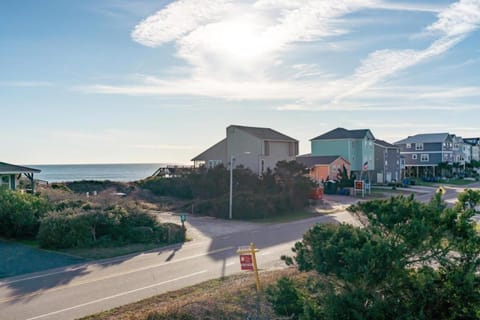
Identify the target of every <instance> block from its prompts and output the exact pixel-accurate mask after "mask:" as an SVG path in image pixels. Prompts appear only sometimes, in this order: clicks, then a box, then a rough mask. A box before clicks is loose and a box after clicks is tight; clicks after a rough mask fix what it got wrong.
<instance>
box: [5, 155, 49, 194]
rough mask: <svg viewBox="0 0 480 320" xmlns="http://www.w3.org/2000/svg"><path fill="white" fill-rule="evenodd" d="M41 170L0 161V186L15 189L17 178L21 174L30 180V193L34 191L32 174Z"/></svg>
mask: <svg viewBox="0 0 480 320" xmlns="http://www.w3.org/2000/svg"><path fill="white" fill-rule="evenodd" d="M40 171H41V170H39V169H33V168H28V167H23V166H17V165H14V164H10V163H6V162H0V188H7V189H10V190H15V189H17V183H18V180H19V179H20V177H21V176H22V175H24V176H25V177H27V178H28V180H30V184H31V190H32V193H33V192H34V191H35V190H34V188H35V183H34V180H33V175H34V174H35V173H39V172H40Z"/></svg>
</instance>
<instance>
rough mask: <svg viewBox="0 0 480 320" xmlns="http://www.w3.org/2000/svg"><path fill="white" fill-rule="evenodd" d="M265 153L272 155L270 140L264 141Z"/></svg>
mask: <svg viewBox="0 0 480 320" xmlns="http://www.w3.org/2000/svg"><path fill="white" fill-rule="evenodd" d="M263 149H264V150H263V154H264V155H266V156H269V155H270V143H269V142H268V141H265V142H264V147H263Z"/></svg>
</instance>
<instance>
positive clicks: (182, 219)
mask: <svg viewBox="0 0 480 320" xmlns="http://www.w3.org/2000/svg"><path fill="white" fill-rule="evenodd" d="M180 221H181V222H182V228H184V229H185V221H187V215H186V214H184V213H182V214H181V215H180Z"/></svg>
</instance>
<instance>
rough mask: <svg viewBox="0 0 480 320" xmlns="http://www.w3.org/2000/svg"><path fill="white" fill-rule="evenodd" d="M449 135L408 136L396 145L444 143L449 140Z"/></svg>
mask: <svg viewBox="0 0 480 320" xmlns="http://www.w3.org/2000/svg"><path fill="white" fill-rule="evenodd" d="M449 135H450V134H449V133H420V134H416V135H414V136H408V137H407V138H405V139H403V140H400V141H397V142H395V143H394V144H405V143H435V142H444V141H445V140H447V138H448V136H449Z"/></svg>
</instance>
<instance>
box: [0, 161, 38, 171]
mask: <svg viewBox="0 0 480 320" xmlns="http://www.w3.org/2000/svg"><path fill="white" fill-rule="evenodd" d="M39 172H41V170H39V169H33V168H28V167H23V166H17V165H14V164H10V163H6V162H0V174H19V173H39Z"/></svg>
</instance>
